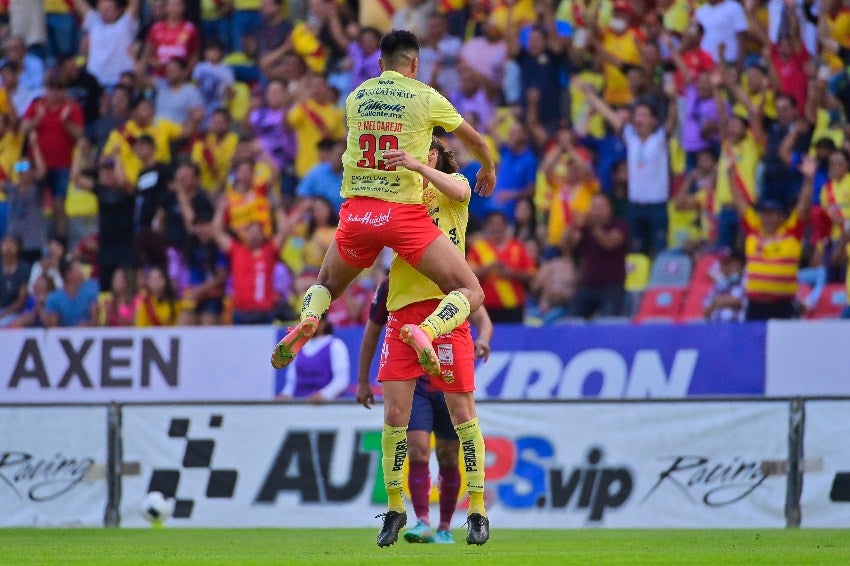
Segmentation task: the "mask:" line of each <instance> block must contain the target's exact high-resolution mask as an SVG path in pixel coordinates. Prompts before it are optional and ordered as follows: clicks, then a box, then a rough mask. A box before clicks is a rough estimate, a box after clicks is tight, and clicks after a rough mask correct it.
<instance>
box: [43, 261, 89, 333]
mask: <svg viewBox="0 0 850 566" xmlns="http://www.w3.org/2000/svg"><path fill="white" fill-rule="evenodd" d="M61 271H62V288H61V289H56V290H55V291H53V292H52V293H50V294H49V295H48V296H47V301H46V302H45V306H44V326H45V327H46V328H55V327H59V326H61V327H72V326H94V323H95V322H96V320H97V295H98V288H97V282H96V281H94V280H93V279H86V275H85V272H84V271H83V267H82V265H81V264H80V260H78V259H76V258H71V259H70V260H69V261H67V262H65V263H64V264H63V265H62V270H61Z"/></svg>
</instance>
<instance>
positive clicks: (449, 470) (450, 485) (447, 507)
mask: <svg viewBox="0 0 850 566" xmlns="http://www.w3.org/2000/svg"><path fill="white" fill-rule="evenodd" d="M434 436H435V437H436V442H435V450H436V453H437V464H438V465H439V468H440V477H439V486H440V524H439V526H438V527H437V536H436V539H435V542H437V543H439V544H452V543H454V539H453V538H452V533H451V523H452V517H453V516H454V513H455V509H456V508H457V499H458V494H459V493H460V469H459V468H458V451H459V449H460V441H459V440H458V437H457V433H456V432H455V429H454V426H453V425H452V420H451V415H450V414H449V410H448V407H447V406H446V400H445V398H444V396H443V394H439V403H437V402H436V401H435V404H434Z"/></svg>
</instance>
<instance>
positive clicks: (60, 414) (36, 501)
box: [0, 407, 107, 527]
mask: <svg viewBox="0 0 850 566" xmlns="http://www.w3.org/2000/svg"><path fill="white" fill-rule="evenodd" d="M106 417H107V412H106V409H105V408H102V407H101V408H97V407H0V509H2V510H3V512H2V513H0V527H43V526H51V527H56V526H81V527H98V526H103V517H104V513H105V511H106V498H107V486H106V476H105V463H106V427H107V423H106Z"/></svg>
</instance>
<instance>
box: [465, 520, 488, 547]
mask: <svg viewBox="0 0 850 566" xmlns="http://www.w3.org/2000/svg"><path fill="white" fill-rule="evenodd" d="M466 527H467V532H466V544H477V545H478V546H481V545H482V544H484V543H485V542H487V540H489V538H490V519H488V518H487V517H485V516H484V515H482V514H481V513H470V515H469V517H467V518H466Z"/></svg>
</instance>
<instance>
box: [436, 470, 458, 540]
mask: <svg viewBox="0 0 850 566" xmlns="http://www.w3.org/2000/svg"><path fill="white" fill-rule="evenodd" d="M458 493H460V470H459V469H458V468H457V467H454V468H440V527H439V530H441V531H449V530H451V525H452V516H453V515H454V514H455V508H456V507H457V496H458Z"/></svg>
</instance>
